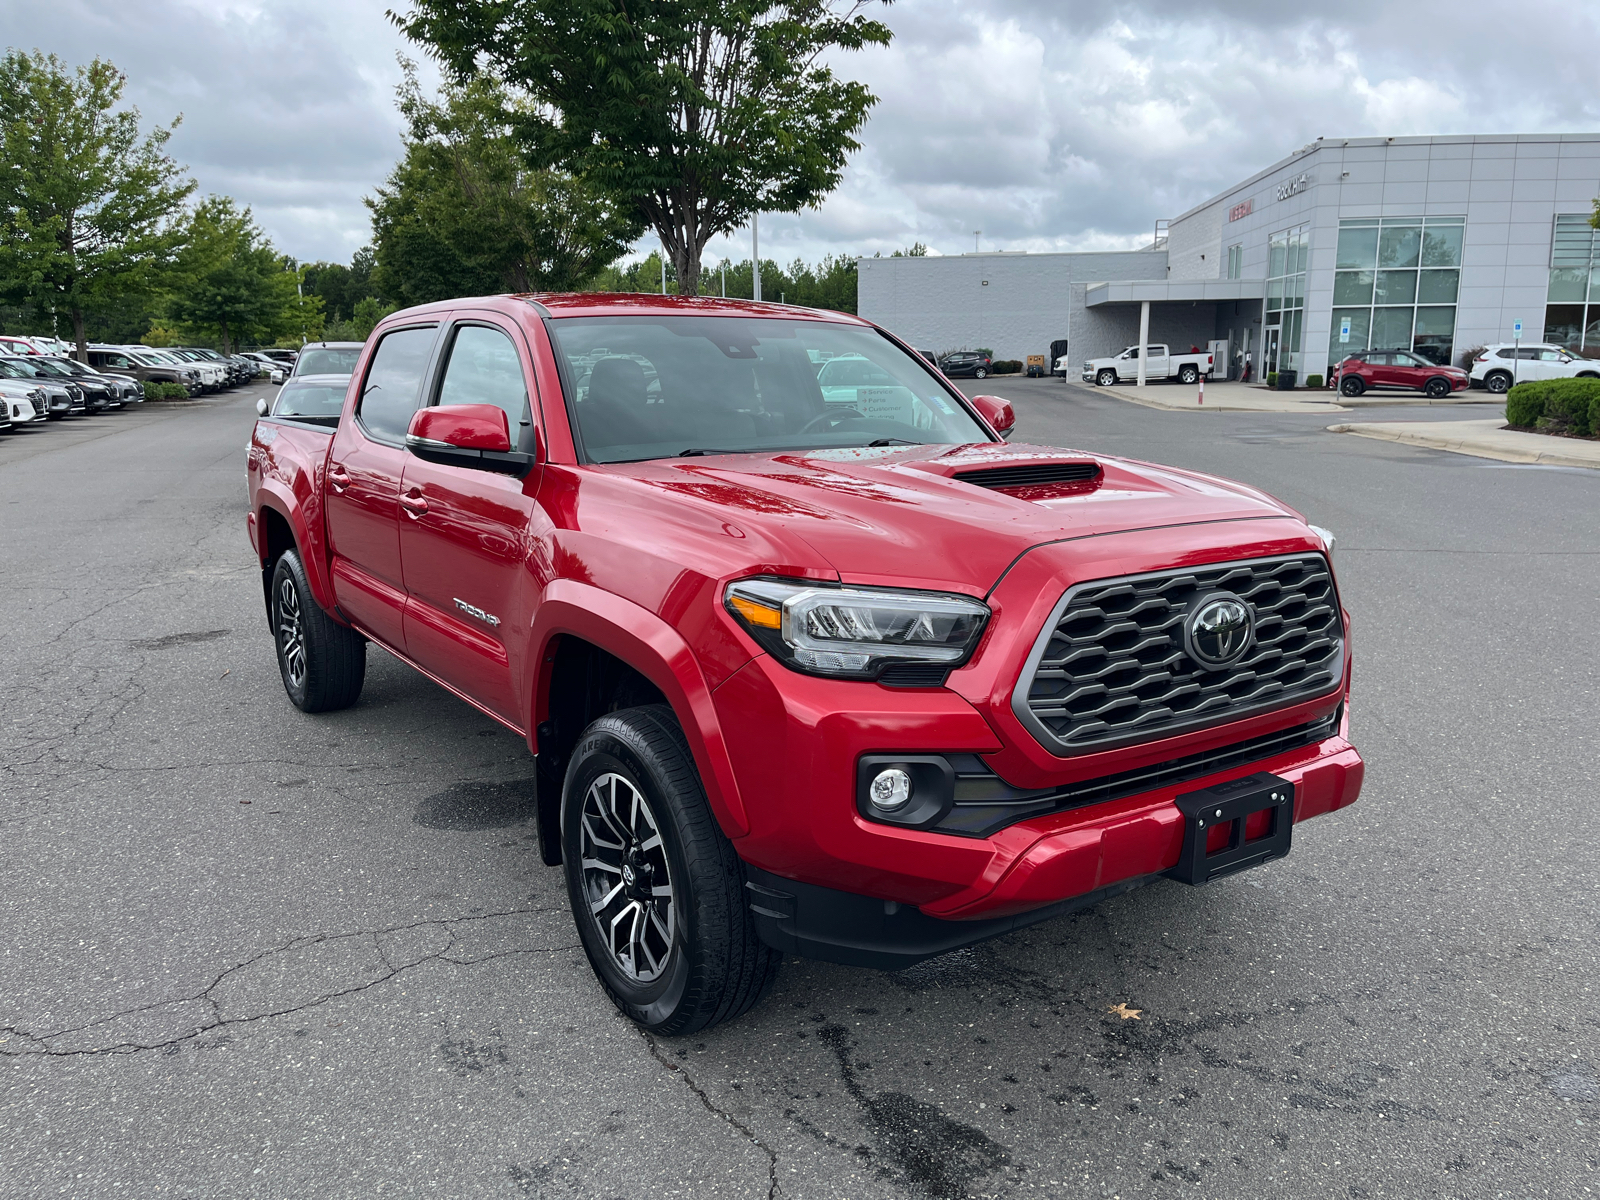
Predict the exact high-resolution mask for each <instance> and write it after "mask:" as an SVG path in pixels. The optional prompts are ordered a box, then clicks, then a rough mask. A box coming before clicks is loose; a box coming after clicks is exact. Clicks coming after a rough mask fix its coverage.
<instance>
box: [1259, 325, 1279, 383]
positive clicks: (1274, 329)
mask: <svg viewBox="0 0 1600 1200" xmlns="http://www.w3.org/2000/svg"><path fill="white" fill-rule="evenodd" d="M1281 332H1282V327H1281V326H1278V325H1268V326H1267V327H1266V328H1265V329H1263V330H1262V331H1261V381H1262V382H1263V383H1265V382H1266V380H1267V376H1268V375H1270V374H1272V373H1274V372H1275V371H1277V369H1278V336H1279V334H1280V333H1281Z"/></svg>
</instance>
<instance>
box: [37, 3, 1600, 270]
mask: <svg viewBox="0 0 1600 1200" xmlns="http://www.w3.org/2000/svg"><path fill="white" fill-rule="evenodd" d="M384 7H385V0H356V2H354V3H350V2H345V3H340V4H333V5H330V4H326V3H316V2H314V0H277V2H273V3H270V4H269V3H267V0H223V2H222V3H220V4H207V5H202V4H200V3H199V0H124V2H123V3H119V4H112V3H111V2H110V0H56V3H54V4H52V5H28V6H24V5H22V4H15V3H14V5H13V6H12V11H10V12H8V22H7V34H8V41H10V42H11V43H12V44H16V45H21V46H24V47H26V48H30V49H31V48H33V47H35V46H37V47H40V48H42V49H45V50H53V51H55V52H56V53H58V54H60V55H62V56H63V57H64V58H66V59H68V60H69V61H71V62H82V61H86V60H87V59H88V58H89V57H91V56H93V55H94V54H97V53H98V54H100V55H103V56H105V57H109V58H111V59H112V60H113V61H115V62H116V63H117V64H118V65H119V66H121V67H123V68H124V69H125V70H126V71H127V72H128V74H129V80H130V88H129V92H130V96H131V97H132V98H133V99H134V100H135V102H136V103H138V104H139V105H140V107H141V108H142V110H143V111H144V114H145V116H146V117H147V118H149V119H151V120H165V119H169V118H170V116H171V115H172V114H174V113H176V112H179V111H182V112H183V113H184V116H185V120H184V125H183V127H182V130H181V131H180V133H179V135H178V136H177V138H175V139H174V143H173V148H174V151H175V153H177V154H178V156H179V157H180V158H182V159H183V160H184V161H186V162H188V163H189V164H190V165H191V166H192V168H193V170H194V174H195V177H196V179H197V180H199V182H200V185H201V188H202V190H205V191H217V192H227V193H230V194H232V195H234V196H236V197H238V198H239V199H240V200H241V201H244V202H246V203H249V204H250V205H252V207H253V208H254V209H255V211H256V214H257V216H258V217H259V218H260V219H261V221H262V223H263V225H264V226H265V227H266V228H267V229H268V230H269V232H271V234H272V236H273V238H274V240H275V241H276V242H277V243H278V244H279V245H280V246H281V247H282V248H283V249H284V250H286V251H288V252H290V253H293V254H296V255H298V256H300V257H302V258H319V257H326V258H345V257H348V255H349V254H350V252H351V251H352V250H354V249H355V248H356V247H357V246H359V245H361V244H362V242H364V241H365V239H366V236H367V229H368V227H367V221H366V212H365V210H364V208H363V207H362V205H361V197H362V196H363V195H365V194H370V192H371V190H372V189H373V188H374V187H375V186H376V185H377V184H379V183H380V182H381V181H382V179H383V177H384V176H385V174H386V173H387V172H388V170H389V168H390V166H391V165H392V164H393V161H394V159H395V157H396V156H397V154H398V153H399V148H400V144H399V130H400V123H399V119H398V117H397V115H396V113H395V111H394V104H393V87H394V85H395V83H396V82H398V79H399V71H398V69H397V68H396V66H395V63H394V54H395V52H396V51H397V50H407V52H408V53H411V54H412V55H413V56H415V51H414V50H413V49H411V48H409V47H407V46H405V45H404V44H403V42H402V39H401V38H400V37H399V36H398V34H396V33H395V32H394V30H393V29H392V27H391V26H390V25H389V24H388V22H387V21H386V20H385V19H384V16H383V9H384ZM882 15H883V16H884V19H886V20H887V21H888V22H889V24H890V25H891V27H892V28H893V29H894V30H895V41H894V44H893V45H892V46H891V47H890V48H888V49H887V50H877V49H874V50H872V51H869V52H865V53H861V54H845V55H840V56H839V57H838V59H837V61H836V63H835V66H836V68H837V69H838V70H839V71H841V73H844V74H848V75H850V76H853V77H855V78H859V79H862V80H864V81H865V82H867V83H868V84H869V85H870V86H871V87H872V88H873V89H874V90H875V91H876V92H877V94H878V95H879V97H880V103H879V104H878V106H877V108H876V109H875V110H874V112H873V116H872V119H871V121H870V122H869V124H868V126H867V128H866V130H865V131H864V134H863V136H862V141H863V148H862V150H861V152H860V153H859V154H858V155H857V156H856V157H855V159H854V160H853V161H852V163H851V166H850V168H849V171H848V173H847V175H846V179H845V181H844V184H843V185H842V186H841V188H840V189H839V190H838V191H837V192H836V193H835V194H834V195H832V196H830V197H829V198H828V199H827V201H826V202H825V203H824V204H823V205H822V206H821V207H820V208H819V209H817V210H815V211H809V212H804V213H800V214H797V215H783V214H773V215H771V216H768V217H764V218H763V220H762V235H763V236H762V252H763V256H764V257H775V258H779V259H783V260H787V259H790V258H793V257H795V256H797V255H798V256H803V257H805V258H808V259H815V258H817V257H820V256H821V255H822V254H824V253H838V252H850V253H855V252H865V253H872V252H873V251H875V250H877V251H882V252H884V253H888V252H889V251H891V250H893V249H895V248H898V247H902V246H906V245H909V244H910V243H911V242H912V241H916V240H921V241H924V242H926V243H928V244H929V245H930V246H932V247H933V248H934V249H935V250H937V251H941V252H945V253H957V252H960V251H962V250H970V249H971V248H972V244H973V235H972V231H973V230H974V229H981V230H983V246H984V248H985V249H993V248H996V247H998V248H1003V249H1013V250H1020V249H1032V250H1045V249H1077V248H1100V247H1122V246H1130V245H1135V244H1137V243H1139V242H1140V241H1141V240H1147V239H1148V238H1149V236H1150V231H1151V230H1152V228H1153V226H1154V223H1155V221H1156V219H1157V218H1159V217H1171V216H1176V215H1177V214H1178V213H1180V212H1182V211H1184V210H1185V209H1187V208H1189V207H1191V206H1192V205H1194V204H1196V203H1198V202H1200V201H1201V200H1204V199H1206V198H1207V197H1208V196H1210V195H1212V194H1214V193H1215V192H1217V191H1219V190H1220V189H1221V188H1223V187H1225V186H1227V185H1228V184H1230V183H1232V182H1235V181H1236V180H1238V179H1241V178H1244V177H1245V176H1247V175H1250V174H1252V173H1254V172H1255V171H1257V170H1259V169H1261V168H1262V167H1265V166H1267V165H1268V164H1270V163H1272V162H1274V161H1276V160H1277V159H1279V158H1281V157H1283V156H1284V155H1286V154H1288V153H1290V152H1291V151H1293V150H1295V149H1297V148H1299V147H1300V146H1302V145H1304V144H1305V143H1307V142H1309V141H1311V140H1313V139H1315V138H1316V137H1318V136H1319V135H1322V136H1327V137H1349V136H1365V135H1372V134H1382V135H1391V134H1393V135H1400V134H1422V133H1467V132H1541V131H1548V130H1593V129H1595V128H1600V101H1597V98H1596V93H1595V91H1594V89H1593V86H1592V83H1591V79H1592V75H1593V65H1592V61H1593V47H1594V46H1595V45H1596V40H1597V39H1596V36H1595V35H1596V33H1597V32H1600V29H1597V25H1600V18H1597V10H1594V9H1588V8H1586V7H1585V6H1581V5H1579V6H1574V5H1571V4H1567V5H1563V6H1561V7H1557V6H1556V5H1555V4H1552V3H1543V2H1536V3H1531V4H1523V5H1521V6H1519V7H1518V8H1517V9H1516V11H1515V12H1514V13H1513V12H1511V11H1509V10H1507V9H1506V8H1505V7H1504V6H1503V5H1491V4H1489V3H1486V2H1484V0H1461V2H1460V3H1456V4H1451V5H1444V4H1437V3H1428V4H1408V5H1397V4H1395V3H1393V2H1392V0H1390V2H1387V3H1380V2H1378V0H1347V2H1346V3H1342V4H1340V5H1337V6H1320V7H1318V8H1316V9H1308V8H1306V7H1304V6H1298V5H1286V4H1283V3H1281V0H1273V2H1271V3H1269V2H1267V0H1229V2H1228V3H1226V4H1224V3H1221V2H1220V0H1136V2H1129V3H1121V4H1083V3H1071V2H1068V3H1062V2H1061V0H899V2H898V3H896V4H895V5H894V6H893V7H892V8H888V9H886V10H885V11H884V13H883V14H882ZM1597 187H1600V181H1597ZM654 244H655V243H654V239H653V238H647V239H645V241H644V242H642V243H641V247H640V249H641V252H642V251H647V250H649V249H650V248H653V246H654ZM709 249H710V251H711V252H712V254H713V255H717V254H722V253H728V254H730V255H732V256H733V257H736V258H738V257H744V256H745V255H747V254H748V253H749V241H748V235H747V234H744V233H741V234H739V235H737V236H735V237H733V238H719V239H717V240H716V241H714V242H713V243H712V245H711V246H710V247H709Z"/></svg>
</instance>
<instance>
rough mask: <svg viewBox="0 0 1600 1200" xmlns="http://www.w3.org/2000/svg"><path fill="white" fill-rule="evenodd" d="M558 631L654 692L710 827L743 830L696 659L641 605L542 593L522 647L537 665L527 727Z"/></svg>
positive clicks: (538, 715) (601, 596)
mask: <svg viewBox="0 0 1600 1200" xmlns="http://www.w3.org/2000/svg"><path fill="white" fill-rule="evenodd" d="M562 634H570V635H572V636H573V637H579V638H582V639H583V640H584V641H586V642H589V643H591V644H593V645H595V646H598V647H600V649H602V650H604V651H606V652H607V653H608V654H613V655H615V656H616V657H617V658H619V659H621V660H622V661H623V662H625V663H627V664H628V665H629V666H630V667H632V668H633V669H634V670H636V671H638V672H639V673H640V674H641V675H643V676H644V677H645V678H646V679H648V680H650V682H651V683H653V684H655V685H656V687H658V688H660V689H661V693H662V695H664V696H665V697H666V698H667V703H669V704H670V705H672V711H673V712H674V713H676V714H677V716H678V720H679V722H680V723H681V724H682V725H683V732H684V736H685V737H686V738H688V740H689V749H690V751H691V752H692V753H693V754H694V762H695V766H696V767H697V768H698V769H699V771H700V779H701V781H702V783H703V784H704V786H705V789H706V798H707V799H708V800H709V801H710V802H711V810H712V812H713V813H714V814H715V815H716V818H717V823H718V824H719V825H721V826H722V830H723V832H724V833H726V834H727V835H728V836H729V837H730V838H740V837H743V836H744V835H745V834H747V833H749V832H750V823H749V820H748V818H747V817H746V815H745V808H744V802H743V800H741V799H740V796H739V786H738V784H737V783H736V782H735V780H734V774H733V764H732V762H731V760H730V759H729V756H728V747H727V743H726V742H725V741H724V739H723V736H722V727H721V725H720V723H719V722H718V720H717V713H716V708H715V706H714V705H713V703H712V700H711V687H710V685H709V684H708V683H707V682H706V679H705V676H704V675H703V674H702V673H701V670H700V663H699V660H698V659H697V658H696V657H695V654H694V652H693V651H692V650H691V649H690V648H689V644H688V643H687V642H685V641H684V640H683V637H682V636H681V635H680V634H679V633H678V631H677V630H676V629H674V628H673V627H672V626H671V625H668V624H667V623H666V622H665V621H663V620H662V619H661V618H660V617H658V616H657V615H656V614H655V613H653V612H651V611H650V610H649V609H647V608H642V607H640V606H639V605H637V604H634V603H633V602H632V601H630V600H624V599H623V598H622V597H621V596H618V595H616V594H615V593H612V592H608V591H605V590H603V589H601V588H597V587H594V586H592V585H590V584H586V583H579V582H577V581H576V580H572V579H557V580H555V581H554V582H552V583H551V584H550V586H549V587H548V588H546V589H545V593H544V597H543V600H542V601H541V603H540V604H539V607H538V610H537V612H536V613H535V614H534V618H533V627H532V629H531V631H530V637H531V640H530V642H529V645H530V647H531V648H532V649H533V650H534V652H535V654H536V655H537V657H536V658H535V659H534V660H533V661H534V662H536V663H538V664H540V668H539V671H538V680H539V683H538V690H537V693H536V694H535V696H534V700H533V717H534V719H533V721H532V723H531V725H530V728H534V729H536V728H538V726H539V725H541V724H542V723H544V722H545V721H546V720H548V719H549V716H550V689H549V681H550V667H551V664H552V663H553V661H554V657H555V656H554V646H553V645H552V643H553V641H554V639H555V638H557V637H559V636H560V635H562Z"/></svg>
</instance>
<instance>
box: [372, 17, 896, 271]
mask: <svg viewBox="0 0 1600 1200" xmlns="http://www.w3.org/2000/svg"><path fill="white" fill-rule="evenodd" d="M870 3H871V0H413V7H412V9H411V10H410V12H409V13H408V14H406V15H404V16H399V15H395V14H391V16H392V17H393V19H394V20H395V22H396V23H397V24H398V25H399V27H400V28H401V29H402V30H403V31H404V32H405V34H406V35H407V36H408V37H410V38H411V39H412V40H413V41H416V42H418V43H419V44H421V45H424V46H426V47H428V48H429V50H430V52H432V53H434V54H436V55H437V56H438V58H439V59H440V61H441V62H442V63H443V64H444V66H445V67H446V69H447V70H449V71H451V72H453V73H454V75H455V76H456V78H458V79H462V80H465V79H471V78H474V77H475V76H477V75H479V74H480V73H483V72H485V71H488V72H493V73H494V74H495V75H496V76H498V77H499V78H501V79H503V80H504V81H505V82H506V83H508V84H510V85H511V86H513V87H516V88H519V89H523V90H524V91H525V92H526V94H527V95H528V97H529V98H530V100H531V101H532V104H530V105H528V106H525V107H523V108H521V109H519V110H518V111H517V112H516V114H515V127H516V130H517V133H518V135H519V137H520V138H521V139H522V140H523V142H524V144H525V145H526V146H527V147H528V148H529V151H530V153H531V154H532V156H533V160H534V161H535V162H537V163H540V164H542V165H549V166H560V167H563V168H564V169H566V170H568V171H570V172H572V173H573V174H575V175H577V176H580V177H582V178H585V179H588V180H590V181H592V182H593V183H594V184H595V185H596V186H598V187H600V188H602V189H603V190H605V191H606V192H607V193H609V194H610V195H612V196H615V197H617V198H618V199H619V200H620V201H622V202H624V203H625V204H627V205H628V206H629V207H630V209H631V210H632V211H633V212H634V213H636V214H637V215H638V216H639V217H640V218H641V219H642V220H643V221H645V222H646V223H648V224H649V225H650V226H652V227H653V228H654V229H655V231H656V233H657V234H659V235H660V237H661V239H662V244H663V245H664V246H665V247H666V250H667V254H668V256H669V257H670V258H671V260H672V263H673V265H674V267H675V268H676V271H677V275H678V278H679V279H680V280H682V282H683V287H684V290H685V291H687V292H696V291H698V290H699V278H700V270H701V264H700V258H701V254H702V252H703V251H704V249H705V245H706V242H707V241H708V240H709V239H710V238H711V237H713V236H715V235H716V234H718V233H728V232H731V231H732V230H734V229H737V228H739V227H740V226H741V225H743V224H745V223H746V222H747V221H748V220H749V218H750V216H751V214H753V213H759V212H797V211H799V210H800V209H801V208H806V207H811V206H815V205H816V204H818V203H820V201H821V200H822V198H823V197H824V196H826V195H827V194H828V193H829V192H830V191H832V190H833V189H834V188H835V187H837V186H838V183H839V180H840V178H841V177H842V175H843V171H844V164H845V160H846V158H847V156H848V155H849V153H850V152H851V151H853V150H855V149H857V148H858V145H859V143H857V142H856V140H855V136H854V135H855V134H856V132H857V131H859V130H860V128H861V126H862V125H863V124H864V123H865V121H866V118H867V111H868V109H869V108H870V107H871V106H872V105H873V104H874V103H875V102H876V97H874V96H873V95H872V93H871V92H870V91H868V90H867V88H866V87H865V86H863V85H862V84H859V83H855V82H852V81H848V80H843V79H839V78H837V77H836V76H835V75H834V74H833V72H832V70H831V69H830V68H829V67H828V66H827V65H826V64H825V62H824V57H825V56H826V55H827V54H828V53H829V52H830V51H833V50H835V49H847V50H856V49H860V48H862V47H863V46H867V45H873V44H875V45H887V44H888V43H889V39H890V37H891V34H890V31H889V28H888V27H887V26H886V25H884V24H882V23H881V22H878V21H873V20H869V19H868V18H867V17H866V16H865V15H863V13H864V10H865V9H866V8H867V7H868V6H869V4H870ZM763 278H764V277H763Z"/></svg>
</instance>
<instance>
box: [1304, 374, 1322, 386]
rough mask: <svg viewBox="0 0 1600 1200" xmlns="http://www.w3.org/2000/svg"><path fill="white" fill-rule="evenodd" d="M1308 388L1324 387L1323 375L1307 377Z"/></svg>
mask: <svg viewBox="0 0 1600 1200" xmlns="http://www.w3.org/2000/svg"><path fill="white" fill-rule="evenodd" d="M1306 386H1307V387H1321V386H1322V376H1321V375H1307V376H1306Z"/></svg>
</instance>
